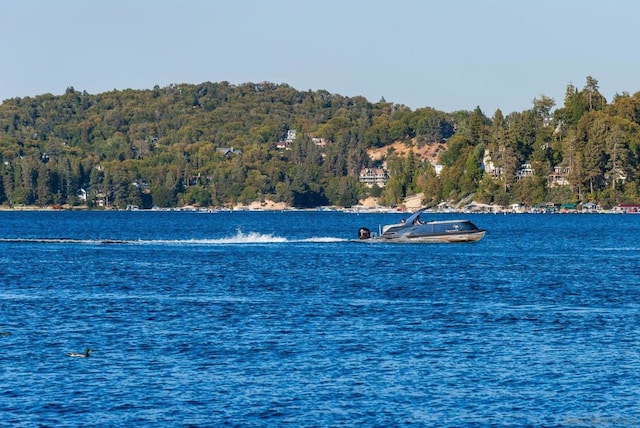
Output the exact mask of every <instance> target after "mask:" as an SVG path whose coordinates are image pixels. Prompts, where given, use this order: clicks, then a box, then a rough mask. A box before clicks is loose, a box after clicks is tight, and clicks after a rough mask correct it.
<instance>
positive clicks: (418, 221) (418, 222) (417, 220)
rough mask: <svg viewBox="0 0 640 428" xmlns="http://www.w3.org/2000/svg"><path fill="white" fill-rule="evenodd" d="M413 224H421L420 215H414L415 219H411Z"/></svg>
mask: <svg viewBox="0 0 640 428" xmlns="http://www.w3.org/2000/svg"><path fill="white" fill-rule="evenodd" d="M413 224H422V220H420V216H418V217H416V219H415V220H413Z"/></svg>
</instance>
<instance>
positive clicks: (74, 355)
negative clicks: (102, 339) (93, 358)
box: [67, 348, 91, 358]
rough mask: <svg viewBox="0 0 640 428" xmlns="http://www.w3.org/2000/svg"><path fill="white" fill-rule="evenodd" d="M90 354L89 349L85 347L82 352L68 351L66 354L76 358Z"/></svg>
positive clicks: (86, 356)
mask: <svg viewBox="0 0 640 428" xmlns="http://www.w3.org/2000/svg"><path fill="white" fill-rule="evenodd" d="M90 354H91V349H89V348H87V349H85V350H84V352H82V353H79V352H69V353H67V356H69V357H77V358H88V357H89V355H90Z"/></svg>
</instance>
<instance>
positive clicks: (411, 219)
mask: <svg viewBox="0 0 640 428" xmlns="http://www.w3.org/2000/svg"><path fill="white" fill-rule="evenodd" d="M422 211H423V210H420V211H416V212H415V213H413V214H411V216H410V217H409V218H408V219H407V222H406V223H405V224H407V225H412V224H413V223H414V222H415V221H416V219H417V218H418V217H419V216H420V214H422Z"/></svg>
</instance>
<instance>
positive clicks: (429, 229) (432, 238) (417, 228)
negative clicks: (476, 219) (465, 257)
mask: <svg viewBox="0 0 640 428" xmlns="http://www.w3.org/2000/svg"><path fill="white" fill-rule="evenodd" d="M421 213H422V211H418V212H416V213H414V214H412V215H411V216H410V217H409V218H408V219H407V221H406V222H402V223H397V224H388V225H385V226H383V227H382V228H381V230H380V234H379V235H374V234H373V233H371V231H370V230H369V229H367V228H366V227H361V228H360V230H358V238H359V239H361V240H367V239H370V240H374V241H388V242H473V241H479V240H481V239H482V238H483V237H484V235H485V233H486V230H485V229H480V228H478V226H476V225H475V224H473V223H472V222H471V221H469V220H438V221H427V222H423V221H422V220H421V219H420V214H421Z"/></svg>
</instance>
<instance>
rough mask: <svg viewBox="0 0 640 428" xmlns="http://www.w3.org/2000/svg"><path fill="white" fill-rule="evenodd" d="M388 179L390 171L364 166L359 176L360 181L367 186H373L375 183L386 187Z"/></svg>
mask: <svg viewBox="0 0 640 428" xmlns="http://www.w3.org/2000/svg"><path fill="white" fill-rule="evenodd" d="M388 180H389V173H388V172H387V170H386V169H383V168H364V169H363V170H362V171H360V175H359V176H358V181H360V183H363V184H364V185H365V186H367V187H373V185H374V184H377V185H378V186H379V187H384V186H385V185H386V184H387V181H388Z"/></svg>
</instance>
